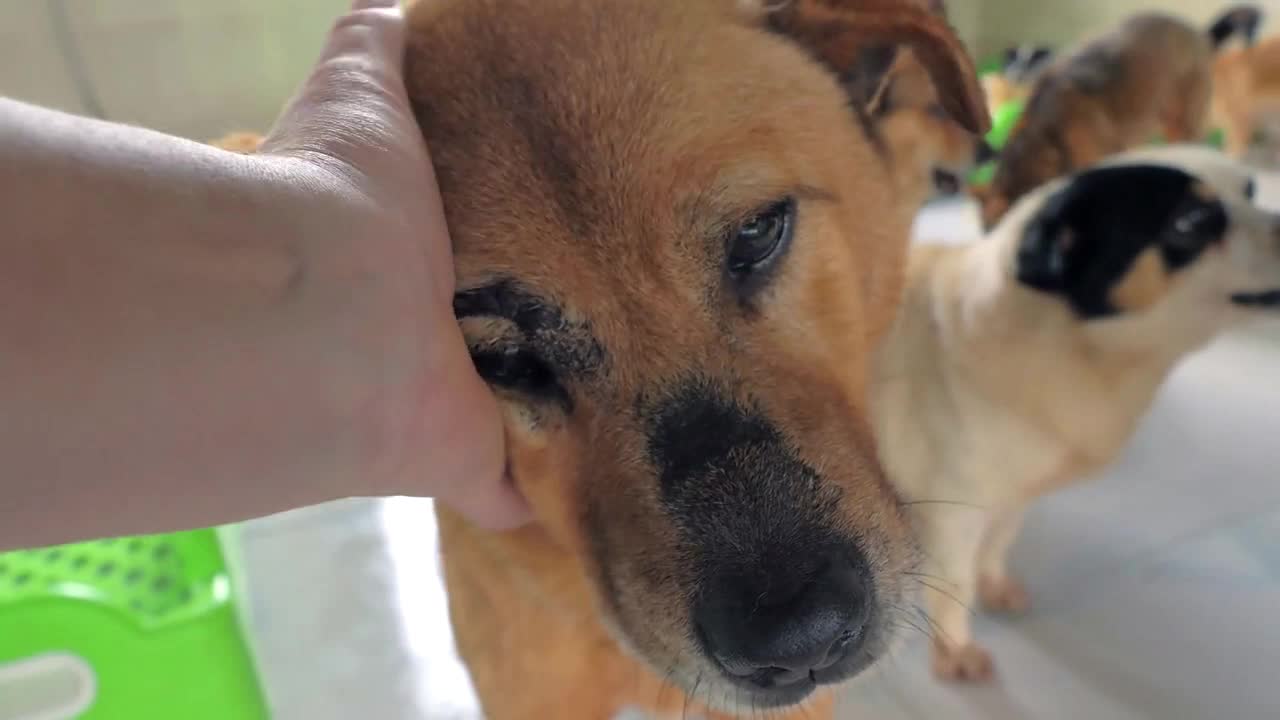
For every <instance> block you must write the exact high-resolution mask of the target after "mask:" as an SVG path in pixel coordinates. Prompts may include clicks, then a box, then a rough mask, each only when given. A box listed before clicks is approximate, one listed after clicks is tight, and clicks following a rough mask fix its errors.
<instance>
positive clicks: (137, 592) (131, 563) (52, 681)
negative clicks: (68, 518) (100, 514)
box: [0, 530, 268, 720]
mask: <svg viewBox="0 0 1280 720" xmlns="http://www.w3.org/2000/svg"><path fill="white" fill-rule="evenodd" d="M42 709H43V710H42ZM49 710H52V712H47V711H49ZM42 712H43V713H44V714H42ZM267 717H268V715H267V711H266V704H265V702H264V701H263V696H262V692H261V689H260V688H259V685H258V681H257V676H256V673H255V672H254V668H253V663H252V660H251V658H250V655H249V651H248V647H247V646H246V643H245V641H244V635H243V633H242V632H241V627H240V621H239V617H238V615H237V612H236V602H235V596H234V593H233V588H232V578H231V574H230V572H229V571H228V568H227V563H226V560H225V556H224V554H223V549H222V546H221V544H220V543H219V540H218V534H217V531H216V530H198V531H193V532H184V533H174V534H168V535H153V536H146V537H131V538H120V539H116V540H103V541H96V542H89V543H79V544H74V545H64V546H59V547H54V548H46V549H41V550H28V551H20V552H12V553H7V554H0V720H28V718H39V720H46V718H48V719H50V720H52V719H55V718H56V719H61V718H82V719H83V720H161V719H163V720H172V719H174V718H183V720H206V719H207V720H266V718H267Z"/></svg>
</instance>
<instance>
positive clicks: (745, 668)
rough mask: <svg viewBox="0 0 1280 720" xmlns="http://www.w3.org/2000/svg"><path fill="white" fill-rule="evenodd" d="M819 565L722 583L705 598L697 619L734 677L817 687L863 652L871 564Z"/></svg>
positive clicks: (766, 684)
mask: <svg viewBox="0 0 1280 720" xmlns="http://www.w3.org/2000/svg"><path fill="white" fill-rule="evenodd" d="M799 564H800V565H803V564H804V563H799ZM812 565H813V568H812V571H810V572H804V568H797V567H796V566H795V565H794V564H793V565H792V566H791V567H788V568H785V569H781V571H780V572H777V573H770V574H767V575H764V576H760V575H756V576H755V577H754V578H753V577H751V576H750V575H743V576H740V577H737V578H734V579H730V580H727V581H726V580H722V581H721V582H719V583H716V584H715V585H716V587H713V588H712V589H710V590H709V591H708V592H706V593H704V595H703V600H702V602H701V603H700V604H699V606H698V607H697V608H696V609H695V614H694V615H695V616H694V619H695V622H696V624H697V627H698V630H699V632H700V633H701V635H702V640H703V642H704V644H705V646H706V649H707V651H708V653H709V654H710V655H711V656H712V657H713V658H714V659H715V661H716V662H717V663H719V664H720V666H721V668H723V669H724V671H725V672H726V673H727V674H728V675H730V676H731V677H733V678H735V679H737V680H739V681H742V682H744V683H748V684H750V685H752V686H755V687H757V688H760V689H765V690H767V689H772V688H782V687H786V686H791V685H797V684H800V683H803V682H812V681H814V680H816V679H817V678H816V677H815V674H817V673H819V672H821V671H823V670H826V669H828V668H831V667H832V666H834V665H836V664H837V663H839V662H840V661H842V660H844V659H845V658H847V657H849V656H851V655H852V654H853V653H854V652H855V651H856V650H857V649H858V648H860V647H861V645H862V643H863V641H864V639H865V637H864V636H865V632H864V631H865V629H866V624H867V621H868V619H869V616H870V606H871V591H870V587H869V581H868V575H869V573H868V572H867V569H866V565H865V563H860V562H850V561H849V560H847V559H845V558H844V557H842V556H838V555H831V556H828V557H825V558H821V559H820V560H819V561H817V562H816V563H813V564H812ZM797 570H800V571H799V572H797Z"/></svg>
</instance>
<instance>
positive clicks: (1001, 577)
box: [978, 507, 1031, 613]
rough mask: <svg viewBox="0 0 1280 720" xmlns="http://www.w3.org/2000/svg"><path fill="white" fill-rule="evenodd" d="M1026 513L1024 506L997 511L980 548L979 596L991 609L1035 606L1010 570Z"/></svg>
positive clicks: (1017, 610)
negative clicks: (1012, 556)
mask: <svg viewBox="0 0 1280 720" xmlns="http://www.w3.org/2000/svg"><path fill="white" fill-rule="evenodd" d="M1025 514H1026V510H1025V508H1023V507H1018V508H1015V509H1012V510H1006V511H1004V512H1001V513H998V514H996V515H995V516H994V518H993V520H992V523H991V526H990V527H989V528H987V534H986V537H985V538H984V539H983V541H982V547H981V548H980V549H979V550H978V595H979V597H981V598H982V605H983V607H985V608H986V609H988V610H992V611H995V612H1005V613H1024V612H1026V611H1027V609H1028V608H1029V607H1030V605H1031V603H1030V600H1029V598H1028V596H1027V590H1026V588H1025V587H1023V585H1022V583H1021V582H1020V581H1019V580H1018V579H1017V578H1016V577H1014V576H1013V575H1012V574H1011V573H1010V572H1009V548H1010V547H1012V546H1013V541H1014V540H1015V539H1016V538H1017V537H1018V532H1019V531H1020V530H1021V529H1022V520H1023V517H1024V515H1025Z"/></svg>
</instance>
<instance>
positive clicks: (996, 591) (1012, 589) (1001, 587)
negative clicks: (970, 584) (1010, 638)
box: [978, 575, 1031, 615]
mask: <svg viewBox="0 0 1280 720" xmlns="http://www.w3.org/2000/svg"><path fill="white" fill-rule="evenodd" d="M978 595H979V596H980V597H981V598H982V605H983V607H985V608H986V609H987V610H990V611H991V612H997V613H1008V614H1011V615H1021V614H1022V613H1025V612H1026V611H1027V610H1029V609H1031V596H1029V595H1028V594H1027V588H1026V586H1024V585H1023V584H1022V583H1021V582H1020V581H1019V580H1018V579H1017V578H1015V577H1011V576H1009V575H1004V576H998V577H997V576H983V577H981V578H979V579H978Z"/></svg>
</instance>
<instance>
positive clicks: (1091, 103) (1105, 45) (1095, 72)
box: [974, 6, 1260, 229]
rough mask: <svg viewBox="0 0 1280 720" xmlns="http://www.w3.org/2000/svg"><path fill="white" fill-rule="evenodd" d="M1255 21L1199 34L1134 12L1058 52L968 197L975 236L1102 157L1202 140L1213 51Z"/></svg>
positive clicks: (1219, 24)
mask: <svg viewBox="0 0 1280 720" xmlns="http://www.w3.org/2000/svg"><path fill="white" fill-rule="evenodd" d="M1259 15H1260V11H1258V10H1257V9H1254V8H1251V7H1246V6H1242V7H1236V8H1232V9H1231V10H1230V11H1228V12H1227V13H1226V14H1225V15H1224V16H1223V17H1222V18H1221V19H1219V20H1218V21H1216V22H1214V23H1213V24H1212V25H1211V26H1210V29H1209V30H1208V31H1204V30H1199V29H1196V28H1194V27H1192V26H1191V25H1189V24H1188V23H1186V22H1184V21H1182V20H1181V19H1178V18H1176V17H1173V16H1170V15H1165V14H1162V13H1154V12H1147V13H1140V14H1137V15H1134V16H1132V17H1131V18H1129V19H1128V20H1126V21H1124V22H1123V23H1121V24H1120V26H1119V27H1117V28H1115V29H1114V30H1112V31H1110V32H1108V33H1105V34H1103V35H1101V36H1099V37H1097V38H1094V39H1092V40H1090V41H1088V42H1086V43H1084V44H1083V45H1081V46H1080V47H1079V48H1077V49H1075V50H1074V51H1071V52H1067V53H1064V54H1063V55H1062V56H1061V57H1059V58H1058V59H1057V60H1055V61H1054V62H1053V63H1052V64H1051V65H1050V66H1049V67H1048V68H1046V69H1045V70H1044V71H1043V73H1042V74H1041V75H1040V77H1039V79H1038V80H1037V81H1036V82H1035V84H1034V86H1033V88H1032V90H1031V95H1030V97H1029V98H1028V100H1027V103H1026V107H1025V109H1024V111H1023V114H1022V117H1021V119H1020V121H1019V123H1018V126H1017V127H1016V128H1015V129H1014V131H1013V133H1012V135H1011V136H1010V137H1009V140H1008V142H1007V143H1006V145H1005V146H1004V147H1003V148H1001V151H1000V158H999V161H998V163H997V166H996V174H995V177H994V178H993V179H992V181H991V183H990V185H989V186H986V187H983V188H977V189H975V192H974V194H975V196H976V197H977V198H978V200H979V203H980V205H981V217H982V222H983V227H984V228H987V229H989V228H991V227H992V226H994V224H995V223H996V221H997V220H999V219H1000V218H1001V217H1002V216H1003V215H1004V213H1005V212H1006V211H1007V210H1008V209H1009V207H1010V206H1012V204H1013V203H1014V202H1016V201H1017V200H1018V198H1020V197H1021V196H1022V195H1024V194H1026V193H1028V192H1030V191H1031V190H1033V189H1035V188H1036V187H1038V186H1040V185H1041V184H1043V183H1045V182H1048V181H1049V180H1052V179H1053V178H1056V177H1061V176H1063V175H1066V174H1068V173H1071V172H1074V171H1076V170H1079V169H1083V168H1086V167H1089V166H1090V165H1093V164H1094V163H1096V162H1098V161H1099V160H1101V159H1103V158H1104V157H1107V156H1109V155H1114V154H1116V153H1119V152H1123V151H1125V150H1128V149H1132V148H1135V147H1138V146H1140V145H1143V144H1145V143H1148V142H1150V141H1151V140H1152V139H1153V138H1155V137H1157V136H1162V137H1163V138H1164V140H1166V141H1167V142H1170V143H1183V142H1196V141H1200V140H1202V139H1204V137H1205V135H1206V133H1207V130H1208V121H1209V111H1210V101H1211V94H1212V76H1213V67H1212V63H1213V59H1214V54H1215V51H1216V49H1217V48H1219V47H1221V46H1222V45H1224V44H1225V43H1226V42H1228V41H1229V40H1230V39H1231V38H1232V37H1234V36H1237V35H1240V36H1244V35H1249V34H1251V33H1252V32H1254V31H1255V30H1256V27H1257V23H1258V17H1259Z"/></svg>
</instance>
